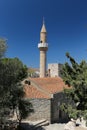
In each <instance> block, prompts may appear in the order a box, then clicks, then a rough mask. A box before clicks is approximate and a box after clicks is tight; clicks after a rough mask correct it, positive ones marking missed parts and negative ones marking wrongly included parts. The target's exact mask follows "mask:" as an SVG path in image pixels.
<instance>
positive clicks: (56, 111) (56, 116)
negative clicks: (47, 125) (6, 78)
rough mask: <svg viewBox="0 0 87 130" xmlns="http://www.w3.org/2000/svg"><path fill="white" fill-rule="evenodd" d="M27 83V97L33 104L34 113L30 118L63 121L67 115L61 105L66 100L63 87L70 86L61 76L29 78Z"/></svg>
mask: <svg viewBox="0 0 87 130" xmlns="http://www.w3.org/2000/svg"><path fill="white" fill-rule="evenodd" d="M27 80H28V82H29V84H26V85H25V92H26V98H29V100H30V102H31V103H32V105H33V108H34V113H31V114H30V115H29V117H28V119H29V120H33V121H36V120H41V119H46V120H48V121H49V122H60V121H63V120H64V119H65V118H66V116H65V114H64V112H62V111H61V109H60V105H61V103H62V102H65V98H64V94H63V89H64V88H68V86H66V85H65V84H64V82H63V80H62V79H61V78H60V77H55V78H49V77H48V78H29V79H27Z"/></svg>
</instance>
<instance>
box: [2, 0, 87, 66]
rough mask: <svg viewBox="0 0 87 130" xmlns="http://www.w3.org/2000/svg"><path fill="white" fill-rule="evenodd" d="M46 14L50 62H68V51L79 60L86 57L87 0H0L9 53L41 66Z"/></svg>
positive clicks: (28, 62)
mask: <svg viewBox="0 0 87 130" xmlns="http://www.w3.org/2000/svg"><path fill="white" fill-rule="evenodd" d="M43 16H44V17H45V24H46V29H47V32H48V35H47V41H48V44H49V49H48V52H47V63H65V62H66V61H68V60H67V58H66V56H65V53H66V52H69V53H70V54H71V56H72V57H74V58H75V59H76V60H77V61H78V62H80V61H81V60H87V0H0V37H3V38H6V39H7V43H8V50H7V53H6V56H7V57H11V58H13V57H18V58H19V59H20V60H22V61H23V63H24V64H26V65H27V66H29V67H35V68H38V67H39V50H38V48H37V45H38V43H39V41H40V30H41V26H42V19H43Z"/></svg>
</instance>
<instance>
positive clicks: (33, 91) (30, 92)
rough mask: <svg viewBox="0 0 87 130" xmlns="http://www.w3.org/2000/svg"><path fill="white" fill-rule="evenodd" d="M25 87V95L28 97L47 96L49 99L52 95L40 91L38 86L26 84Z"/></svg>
mask: <svg viewBox="0 0 87 130" xmlns="http://www.w3.org/2000/svg"><path fill="white" fill-rule="evenodd" d="M24 89H25V93H26V94H25V97H26V98H32V99H33V98H46V99H49V98H50V96H49V95H46V94H44V93H43V92H41V91H39V90H38V89H37V88H35V87H34V86H32V85H25V87H24Z"/></svg>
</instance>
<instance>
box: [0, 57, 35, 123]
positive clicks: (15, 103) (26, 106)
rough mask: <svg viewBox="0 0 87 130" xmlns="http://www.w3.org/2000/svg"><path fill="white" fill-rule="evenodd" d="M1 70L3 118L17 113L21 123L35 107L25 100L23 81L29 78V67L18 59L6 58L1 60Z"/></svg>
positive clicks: (0, 104) (0, 102)
mask: <svg viewBox="0 0 87 130" xmlns="http://www.w3.org/2000/svg"><path fill="white" fill-rule="evenodd" d="M1 64H2V67H1V68H2V69H1V70H0V77H1V78H0V107H1V108H2V109H1V108H0V109H1V110H2V111H1V117H2V115H3V117H8V116H7V115H6V114H5V113H8V115H9V111H13V113H14V110H15V111H16V114H17V117H18V121H19V123H20V122H21V120H22V119H23V118H25V117H26V116H27V115H28V113H29V112H32V110H33V107H32V104H31V103H30V102H29V100H26V99H25V98H24V96H25V92H24V88H23V85H22V80H23V79H24V78H25V77H26V76H27V67H26V66H25V65H23V63H22V62H21V61H20V60H19V59H18V58H12V59H11V58H4V59H2V60H1ZM3 108H4V109H3Z"/></svg>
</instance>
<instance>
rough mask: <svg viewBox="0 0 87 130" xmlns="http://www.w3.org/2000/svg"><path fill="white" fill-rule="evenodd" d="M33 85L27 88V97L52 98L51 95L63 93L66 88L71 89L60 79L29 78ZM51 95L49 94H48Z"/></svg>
mask: <svg viewBox="0 0 87 130" xmlns="http://www.w3.org/2000/svg"><path fill="white" fill-rule="evenodd" d="M28 80H30V82H31V83H34V84H36V86H35V85H34V84H33V86H32V85H28V87H25V92H26V97H29V98H51V94H55V93H59V92H62V91H63V89H64V88H69V87H68V86H67V85H65V84H64V82H63V80H62V79H61V78H60V77H55V78H47V77H46V78H29V79H28ZM47 93H49V94H47Z"/></svg>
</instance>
